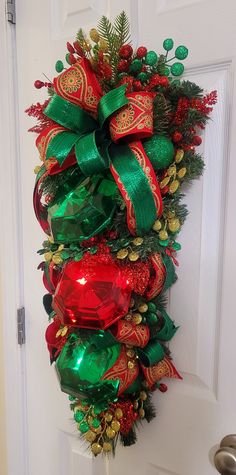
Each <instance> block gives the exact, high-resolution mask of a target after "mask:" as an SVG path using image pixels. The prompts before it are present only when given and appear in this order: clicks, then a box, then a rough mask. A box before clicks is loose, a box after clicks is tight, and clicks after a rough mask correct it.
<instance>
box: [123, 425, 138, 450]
mask: <svg viewBox="0 0 236 475" xmlns="http://www.w3.org/2000/svg"><path fill="white" fill-rule="evenodd" d="M120 440H121V443H122V444H123V445H124V447H129V446H130V445H133V444H135V442H136V440H137V435H136V431H135V429H134V428H133V427H132V429H130V431H129V432H128V434H120Z"/></svg>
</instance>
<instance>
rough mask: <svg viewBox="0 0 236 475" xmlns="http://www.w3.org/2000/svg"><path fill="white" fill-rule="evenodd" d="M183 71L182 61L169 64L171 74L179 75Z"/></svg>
mask: <svg viewBox="0 0 236 475" xmlns="http://www.w3.org/2000/svg"><path fill="white" fill-rule="evenodd" d="M183 72H184V65H183V64H182V63H174V64H172V66H171V74H173V76H181V74H183Z"/></svg>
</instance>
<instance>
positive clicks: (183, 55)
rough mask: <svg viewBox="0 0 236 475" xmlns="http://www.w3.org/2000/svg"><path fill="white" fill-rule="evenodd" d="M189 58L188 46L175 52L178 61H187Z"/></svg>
mask: <svg viewBox="0 0 236 475" xmlns="http://www.w3.org/2000/svg"><path fill="white" fill-rule="evenodd" d="M187 56H188V48H186V46H183V45H181V46H178V48H176V50H175V57H176V58H177V59H185V58H187Z"/></svg>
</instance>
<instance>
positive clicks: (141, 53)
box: [136, 46, 147, 59]
mask: <svg viewBox="0 0 236 475" xmlns="http://www.w3.org/2000/svg"><path fill="white" fill-rule="evenodd" d="M146 54H147V48H145V46H139V48H138V49H137V51H136V56H137V58H138V59H142V58H144V57H145V56H146Z"/></svg>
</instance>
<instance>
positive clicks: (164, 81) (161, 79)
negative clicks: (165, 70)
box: [159, 76, 169, 87]
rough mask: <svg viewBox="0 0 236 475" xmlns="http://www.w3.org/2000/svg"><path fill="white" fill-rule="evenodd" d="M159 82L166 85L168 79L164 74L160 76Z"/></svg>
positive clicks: (167, 84) (163, 85)
mask: <svg viewBox="0 0 236 475" xmlns="http://www.w3.org/2000/svg"><path fill="white" fill-rule="evenodd" d="M159 84H160V86H162V87H168V86H169V79H168V78H167V77H166V76H162V77H160V80H159Z"/></svg>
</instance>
